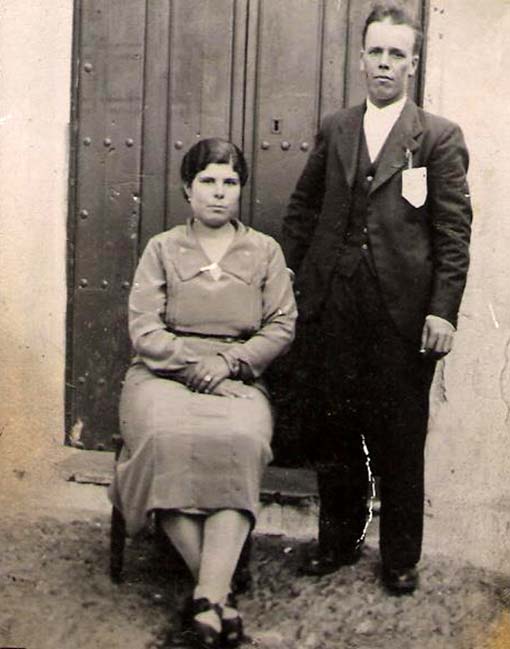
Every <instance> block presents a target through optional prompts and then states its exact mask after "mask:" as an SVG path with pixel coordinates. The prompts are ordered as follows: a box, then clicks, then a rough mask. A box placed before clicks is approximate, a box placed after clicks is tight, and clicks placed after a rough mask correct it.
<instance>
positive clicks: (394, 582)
mask: <svg viewBox="0 0 510 649" xmlns="http://www.w3.org/2000/svg"><path fill="white" fill-rule="evenodd" d="M420 43H421V33H420V30H419V27H418V26H417V25H416V24H415V22H414V20H413V18H412V17H411V16H410V15H408V13H407V12H406V10H405V9H404V8H402V7H401V6H399V5H398V4H396V3H394V2H392V3H384V4H383V3H380V4H378V5H376V6H375V7H374V9H373V11H372V13H371V14H370V15H369V17H368V18H367V21H366V24H365V28H364V32H363V50H362V52H361V70H362V72H363V73H364V76H365V79H366V85H367V94H368V99H367V102H366V103H364V104H363V105H361V106H357V107H354V108H348V109H344V110H340V111H338V112H337V113H335V114H333V115H330V116H328V117H326V118H325V119H324V121H323V123H322V126H321V129H320V132H319V134H318V136H317V138H316V143H315V147H314V149H313V151H312V153H311V154H310V157H309V159H308V162H307V164H306V167H305V169H304V171H303V173H302V175H301V177H300V179H299V181H298V183H297V186H296V189H295V191H294V193H293V194H292V197H291V199H290V203H289V207H288V212H287V215H286V217H285V220H284V250H285V253H286V257H287V262H288V264H289V266H290V267H291V268H292V269H293V270H294V271H295V272H296V273H297V277H296V294H297V296H298V306H299V311H300V324H301V331H300V337H301V339H302V340H303V339H304V343H305V347H304V349H306V350H307V352H308V354H309V355H311V356H312V359H311V363H310V366H311V368H312V369H311V372H312V374H311V375H310V374H309V375H308V386H309V387H310V389H313V386H315V392H314V393H313V402H312V405H313V409H314V411H315V412H316V413H320V416H319V417H316V420H315V426H316V430H315V434H316V435H317V436H318V437H316V438H315V439H316V440H319V441H318V446H319V447H320V449H319V450H320V457H319V462H318V480H319V495H320V499H321V509H320V517H319V551H318V554H317V555H316V556H314V557H309V558H308V561H307V563H306V564H305V566H304V571H305V572H306V573H307V574H314V575H322V574H326V573H328V572H332V571H334V570H336V569H338V568H339V567H340V566H342V565H345V564H352V563H355V562H356V561H357V560H358V559H359V557H360V554H361V546H362V543H363V539H364V535H365V531H366V524H367V520H368V518H369V511H368V508H367V495H368V493H369V484H370V483H371V478H372V475H373V474H376V475H378V476H379V477H380V499H381V518H380V551H381V559H382V579H383V583H384V585H385V586H386V588H387V589H388V590H389V591H390V592H391V593H395V594H403V593H409V592H412V591H413V590H414V588H415V587H416V585H417V581H418V572H417V569H416V565H417V563H418V561H419V559H420V554H421V544H422V536H423V504H424V448H425V438H426V432H427V422H428V412H429V410H428V407H429V404H428V401H429V391H430V385H431V382H432V378H433V374H434V369H435V364H436V361H437V359H438V358H441V357H442V356H444V355H445V354H447V353H448V352H449V351H450V349H451V347H452V341H453V337H454V333H455V327H456V324H457V314H458V310H459V305H460V301H461V298H462V293H463V290H464V286H465V281H466V273H467V270H468V265H469V250H468V247H469V239H470V231H471V216H472V214H471V206H470V198H469V191H468V186H467V181H466V173H467V167H468V152H467V149H466V146H465V143H464V139H463V136H462V133H461V130H460V128H459V127H458V126H457V125H456V124H454V123H452V122H450V121H448V120H446V119H443V118H441V117H437V116H434V115H431V114H429V113H427V112H425V111H423V110H422V109H421V108H418V107H417V106H416V105H415V104H414V103H413V102H412V101H411V100H409V99H408V98H407V88H408V83H409V79H410V77H412V76H413V75H414V73H415V71H416V68H417V65H418V57H419V49H420ZM316 386H319V389H318V390H317V389H316Z"/></svg>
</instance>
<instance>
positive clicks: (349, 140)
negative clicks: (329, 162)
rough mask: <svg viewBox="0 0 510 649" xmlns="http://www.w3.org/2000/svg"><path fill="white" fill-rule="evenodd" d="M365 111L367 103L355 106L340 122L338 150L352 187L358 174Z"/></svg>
mask: <svg viewBox="0 0 510 649" xmlns="http://www.w3.org/2000/svg"><path fill="white" fill-rule="evenodd" d="M364 113H365V104H361V105H360V106H355V107H354V108H351V109H350V110H348V111H347V112H346V113H344V114H343V115H342V117H341V121H340V122H339V124H338V132H337V150H338V155H339V156H340V160H341V161H342V165H343V167H344V171H345V177H346V179H347V182H348V184H349V187H352V185H353V183H354V176H355V174H356V166H357V164H358V151H359V142H360V134H361V129H362V127H363V115H364Z"/></svg>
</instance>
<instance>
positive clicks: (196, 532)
mask: <svg viewBox="0 0 510 649" xmlns="http://www.w3.org/2000/svg"><path fill="white" fill-rule="evenodd" d="M160 521H161V527H162V528H163V530H164V532H165V534H166V535H167V536H168V538H169V539H170V541H171V542H172V545H173V546H174V547H175V549H176V550H177V552H179V554H180V555H181V556H182V558H183V559H184V561H185V563H186V565H187V566H188V568H189V570H190V572H191V574H192V575H193V579H194V580H195V583H196V582H197V581H198V575H199V571H200V563H201V556H202V544H203V534H204V521H205V518H204V516H198V515H191V514H182V513H179V512H171V511H165V512H161V517H160Z"/></svg>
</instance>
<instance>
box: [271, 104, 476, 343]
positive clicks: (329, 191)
mask: <svg viewBox="0 0 510 649" xmlns="http://www.w3.org/2000/svg"><path fill="white" fill-rule="evenodd" d="M364 112H365V104H363V105H360V106H356V107H354V108H348V109H343V110H340V111H338V112H337V113H334V114H333V115H329V116H328V117H326V118H325V119H324V121H323V124H322V127H321V129H320V132H319V134H318V135H317V137H316V142H315V146H314V149H313V151H312V152H311V154H310V156H309V159H308V162H307V164H306V166H305V169H304V171H303V173H302V175H301V177H300V179H299V181H298V183H297V186H296V189H295V191H294V193H293V194H292V196H291V199H290V203H289V207H288V211H287V214H286V216H285V219H284V226H283V248H284V252H285V255H286V259H287V263H288V264H289V266H290V267H291V268H292V269H293V270H294V271H295V272H296V273H297V278H296V294H297V296H298V307H299V311H300V317H301V319H302V320H304V321H307V320H311V319H315V318H316V317H317V316H318V315H319V314H320V310H321V308H322V307H323V304H324V301H325V299H326V297H327V293H328V287H329V284H330V280H331V275H332V273H333V270H334V268H335V263H336V260H337V258H338V255H339V254H341V247H342V242H343V239H344V235H345V231H346V227H347V225H348V219H349V213H350V208H351V200H352V185H353V182H354V178H355V173H356V167H357V161H358V151H359V145H360V135H361V130H362V128H363V115H364ZM409 152H410V154H411V156H412V166H413V167H414V168H416V167H426V170H427V198H426V201H425V203H424V205H423V206H421V207H418V208H416V207H413V206H412V205H411V204H410V203H409V202H408V201H407V200H406V199H405V198H403V196H402V173H403V171H404V170H405V169H406V168H407V167H408V162H409V157H410V156H409ZM467 168H468V152H467V149H466V145H465V143H464V138H463V135H462V132H461V130H460V128H459V127H458V126H457V125H456V124H454V123H452V122H450V121H448V120H446V119H444V118H442V117H438V116H435V115H431V114H430V113H427V112H425V111H424V110H422V109H421V108H418V107H417V106H416V105H415V104H414V103H413V102H412V101H410V100H408V101H407V102H406V104H405V106H404V109H403V111H402V113H401V115H400V117H399V119H398V121H397V122H396V124H395V126H394V127H393V129H392V131H391V133H390V135H389V136H388V139H387V140H386V143H385V145H384V147H383V150H382V152H381V155H380V157H379V163H378V166H377V172H376V175H375V177H374V180H373V182H372V184H371V188H370V192H369V197H368V208H367V215H366V220H367V228H368V237H369V243H370V249H371V252H372V256H373V261H374V264H375V267H376V270H377V276H378V279H379V283H380V286H381V291H382V294H383V297H384V300H385V303H386V305H387V308H388V310H389V313H390V315H391V316H392V318H393V320H394V322H395V323H396V325H397V327H398V329H399V330H400V332H401V333H402V334H403V335H404V336H405V337H406V338H409V339H412V340H419V338H420V336H421V331H422V328H423V324H424V319H425V316H426V315H428V314H432V315H437V316H440V317H442V318H444V319H446V320H448V321H450V322H451V323H452V324H453V325H456V323H457V314H458V310H459V305H460V301H461V298H462V293H463V290H464V286H465V282H466V274H467V270H468V265H469V250H468V248H469V240H470V232H471V218H472V212H471V203H470V197H469V190H468V185H467V181H466V173H467Z"/></svg>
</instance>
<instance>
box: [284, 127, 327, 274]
mask: <svg viewBox="0 0 510 649" xmlns="http://www.w3.org/2000/svg"><path fill="white" fill-rule="evenodd" d="M327 124H328V118H326V120H325V122H324V124H323V125H322V128H321V129H320V131H319V133H318V134H317V136H316V138H315V144H314V148H313V150H312V152H311V153H310V156H309V157H308V161H307V163H306V165H305V168H304V170H303V172H302V174H301V176H300V178H299V180H298V182H297V185H296V188H295V190H294V192H293V193H292V195H291V197H290V201H289V205H288V208H287V213H286V215H285V217H284V220H283V229H282V234H283V243H282V245H283V252H284V254H285V258H286V260H287V264H288V265H289V267H290V268H291V269H292V270H293V271H294V272H297V271H298V270H299V268H300V266H301V262H302V261H303V259H304V257H305V255H306V252H307V250H308V248H309V246H310V242H311V239H312V236H313V233H314V230H315V226H316V225H317V221H318V218H319V214H320V211H321V209H322V201H323V198H324V191H325V186H326V163H327V149H328V141H327Z"/></svg>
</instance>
